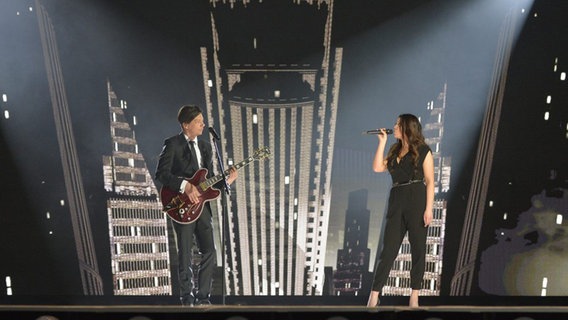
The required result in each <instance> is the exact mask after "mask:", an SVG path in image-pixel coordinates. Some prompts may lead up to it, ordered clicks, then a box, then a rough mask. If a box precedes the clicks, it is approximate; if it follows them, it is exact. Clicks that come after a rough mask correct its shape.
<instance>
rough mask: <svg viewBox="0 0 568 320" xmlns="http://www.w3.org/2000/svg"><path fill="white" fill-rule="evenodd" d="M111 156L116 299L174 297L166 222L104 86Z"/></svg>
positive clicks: (116, 103)
mask: <svg viewBox="0 0 568 320" xmlns="http://www.w3.org/2000/svg"><path fill="white" fill-rule="evenodd" d="M107 90H108V107H109V113H110V133H111V138H112V144H113V145H112V147H113V149H112V155H110V156H103V172H104V184H105V190H106V191H107V192H108V194H109V198H108V200H107V212H108V223H109V229H108V230H109V238H110V250H111V264H112V276H113V292H114V294H115V295H170V294H172V287H171V276H170V264H169V261H170V259H169V248H168V230H167V221H166V217H165V215H164V213H163V212H162V205H161V204H160V202H159V201H158V191H157V189H156V186H155V185H154V181H153V180H152V177H151V175H150V172H149V171H148V168H147V166H146V162H145V161H144V157H143V156H142V154H141V153H140V152H139V150H138V144H137V142H136V135H135V132H134V130H132V128H131V127H130V124H129V123H128V121H127V119H126V116H125V114H124V110H126V109H127V103H126V101H124V100H119V99H118V98H117V96H116V93H115V92H114V91H113V89H112V87H111V85H110V82H108V81H107Z"/></svg>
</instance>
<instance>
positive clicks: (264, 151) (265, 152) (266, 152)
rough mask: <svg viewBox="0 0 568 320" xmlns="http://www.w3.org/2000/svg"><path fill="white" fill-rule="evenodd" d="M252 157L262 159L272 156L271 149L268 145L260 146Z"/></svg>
mask: <svg viewBox="0 0 568 320" xmlns="http://www.w3.org/2000/svg"><path fill="white" fill-rule="evenodd" d="M252 157H253V158H254V159H255V160H262V159H266V158H270V149H268V147H262V148H259V149H257V150H256V151H255V152H254V154H253V155H252Z"/></svg>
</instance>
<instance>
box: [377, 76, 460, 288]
mask: <svg viewBox="0 0 568 320" xmlns="http://www.w3.org/2000/svg"><path fill="white" fill-rule="evenodd" d="M446 91H447V84H444V88H443V90H442V92H440V94H439V95H438V97H437V98H436V99H435V100H433V101H430V102H428V104H427V110H426V111H427V117H426V119H421V121H420V122H421V123H422V127H423V129H422V132H423V134H424V137H425V139H426V143H427V144H428V145H429V146H430V148H431V150H432V156H433V158H434V183H435V185H434V206H433V211H434V212H433V213H434V218H433V220H432V223H431V224H430V226H429V227H428V234H427V239H426V250H427V251H426V272H425V273H424V282H423V285H422V289H421V290H420V295H433V296H435V295H439V294H440V279H441V275H442V258H443V253H444V234H445V223H446V207H447V199H446V197H447V192H448V191H449V189H450V174H451V158H450V157H448V156H444V155H443V153H442V142H443V137H444V118H445V117H444V112H445V108H446ZM410 252H411V250H410V243H409V242H408V236H406V237H404V239H403V241H402V245H401V247H400V250H399V254H398V256H397V258H396V259H395V261H394V263H393V267H392V269H391V271H390V275H389V278H388V280H387V283H386V285H385V286H384V287H383V294H385V295H410V292H411V290H412V289H411V288H410V268H411V267H412V263H411V260H412V259H411V255H410Z"/></svg>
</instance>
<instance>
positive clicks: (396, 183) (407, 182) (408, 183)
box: [392, 180, 424, 188]
mask: <svg viewBox="0 0 568 320" xmlns="http://www.w3.org/2000/svg"><path fill="white" fill-rule="evenodd" d="M414 183H424V180H408V181H402V182H393V183H392V187H393V188H396V187H403V186H407V185H410V184H414Z"/></svg>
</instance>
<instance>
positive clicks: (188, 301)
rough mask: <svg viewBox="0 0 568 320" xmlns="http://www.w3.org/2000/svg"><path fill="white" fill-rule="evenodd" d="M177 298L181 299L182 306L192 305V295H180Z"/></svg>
mask: <svg viewBox="0 0 568 320" xmlns="http://www.w3.org/2000/svg"><path fill="white" fill-rule="evenodd" d="M179 300H180V301H181V305H182V307H193V304H194V301H195V298H194V297H193V296H189V297H181V298H180V299H179Z"/></svg>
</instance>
